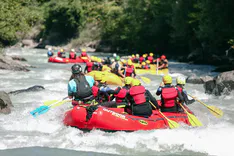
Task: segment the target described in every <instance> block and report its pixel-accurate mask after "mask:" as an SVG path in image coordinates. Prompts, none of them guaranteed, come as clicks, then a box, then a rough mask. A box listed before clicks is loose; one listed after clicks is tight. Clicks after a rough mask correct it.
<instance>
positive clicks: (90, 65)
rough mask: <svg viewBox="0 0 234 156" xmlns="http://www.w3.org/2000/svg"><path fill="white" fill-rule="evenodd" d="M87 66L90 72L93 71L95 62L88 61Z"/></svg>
mask: <svg viewBox="0 0 234 156" xmlns="http://www.w3.org/2000/svg"><path fill="white" fill-rule="evenodd" d="M86 66H87V71H88V73H89V72H91V71H92V68H93V62H86Z"/></svg>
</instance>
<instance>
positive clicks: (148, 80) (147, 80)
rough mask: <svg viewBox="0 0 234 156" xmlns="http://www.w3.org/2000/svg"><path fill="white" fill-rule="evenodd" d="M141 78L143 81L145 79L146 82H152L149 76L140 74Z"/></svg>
mask: <svg viewBox="0 0 234 156" xmlns="http://www.w3.org/2000/svg"><path fill="white" fill-rule="evenodd" d="M139 77H140V78H141V79H142V81H144V82H145V83H148V84H149V83H150V82H151V80H150V79H149V78H147V77H144V76H139Z"/></svg>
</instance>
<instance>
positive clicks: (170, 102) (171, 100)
mask: <svg viewBox="0 0 234 156" xmlns="http://www.w3.org/2000/svg"><path fill="white" fill-rule="evenodd" d="M177 96H178V92H177V90H176V89H175V87H170V88H162V98H163V100H164V107H167V108H168V107H174V106H175V100H176V97H177Z"/></svg>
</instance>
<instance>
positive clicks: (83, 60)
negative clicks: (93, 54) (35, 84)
mask: <svg viewBox="0 0 234 156" xmlns="http://www.w3.org/2000/svg"><path fill="white" fill-rule="evenodd" d="M88 61H89V58H88V57H81V58H80V57H76V59H70V58H61V57H57V56H55V57H50V58H49V59H48V62H53V63H86V62H88Z"/></svg>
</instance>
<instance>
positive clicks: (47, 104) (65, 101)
mask: <svg viewBox="0 0 234 156" xmlns="http://www.w3.org/2000/svg"><path fill="white" fill-rule="evenodd" d="M57 101H59V100H50V101H46V102H44V103H43V104H44V105H45V106H49V105H51V104H53V103H56V102H57ZM67 102H71V100H63V101H61V102H58V103H57V104H55V105H53V106H51V108H55V107H58V106H60V105H62V104H64V103H67Z"/></svg>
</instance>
